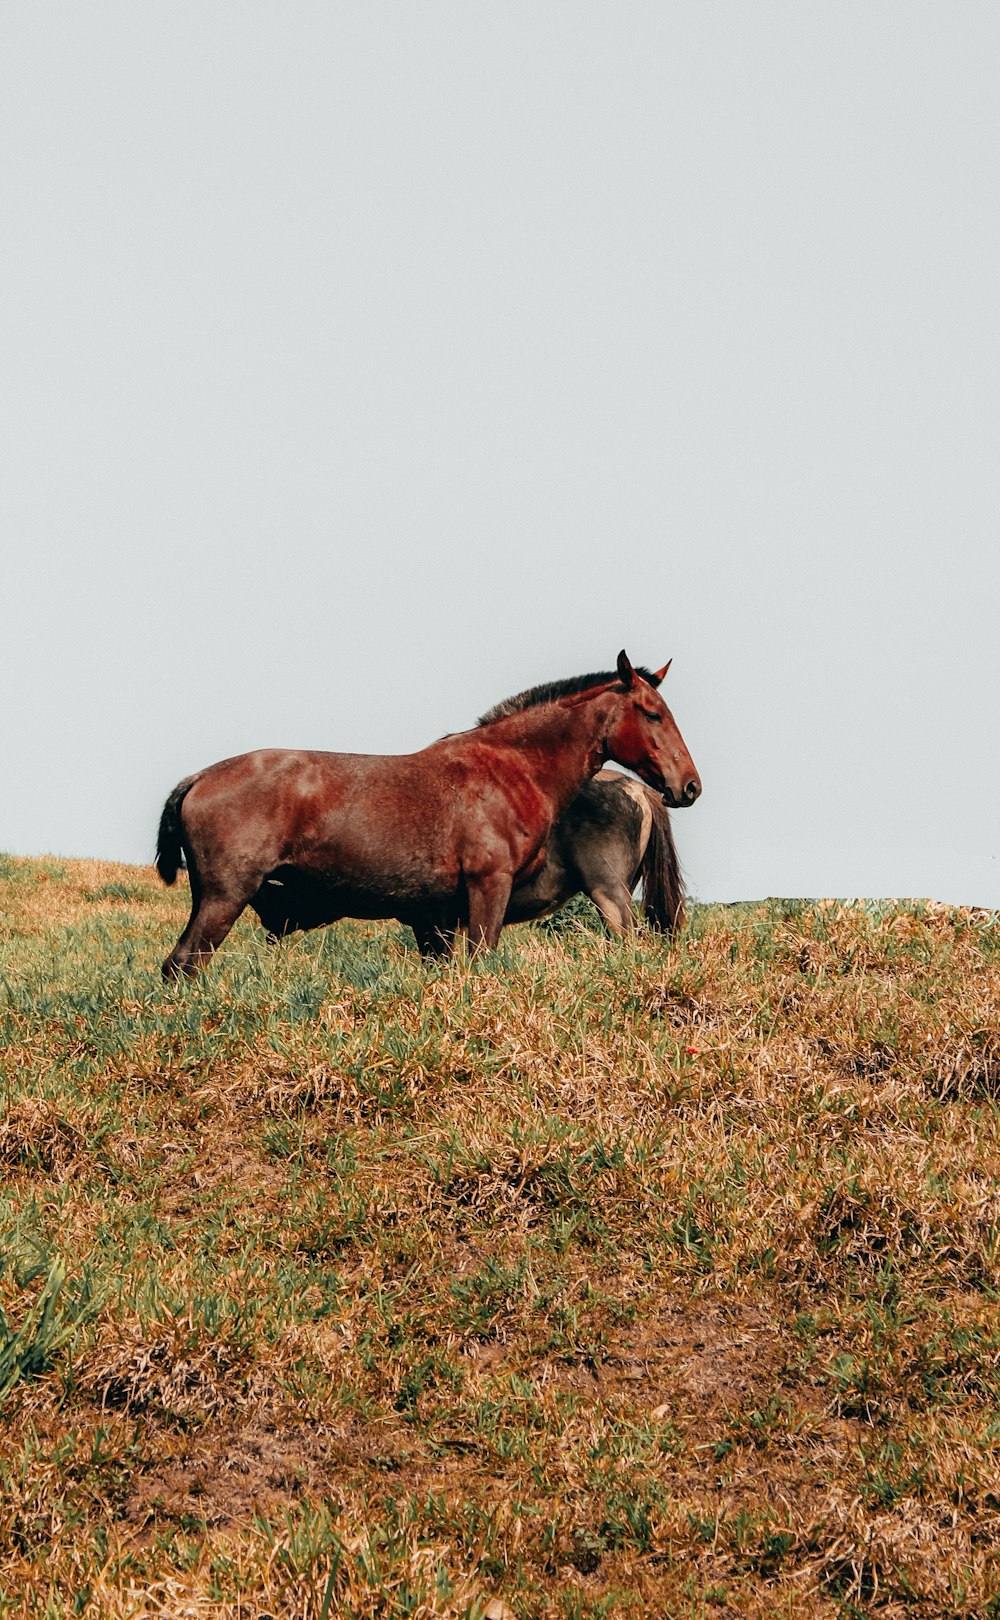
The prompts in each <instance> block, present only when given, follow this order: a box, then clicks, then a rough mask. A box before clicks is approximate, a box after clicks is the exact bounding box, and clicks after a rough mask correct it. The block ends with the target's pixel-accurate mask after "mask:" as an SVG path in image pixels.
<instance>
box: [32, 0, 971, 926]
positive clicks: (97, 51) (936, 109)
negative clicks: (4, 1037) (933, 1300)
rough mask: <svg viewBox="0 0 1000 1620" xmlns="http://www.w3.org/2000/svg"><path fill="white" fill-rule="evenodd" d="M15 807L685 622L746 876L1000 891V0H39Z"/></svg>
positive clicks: (149, 838) (764, 881)
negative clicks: (406, 0)
mask: <svg viewBox="0 0 1000 1620" xmlns="http://www.w3.org/2000/svg"><path fill="white" fill-rule="evenodd" d="M0 175H2V214H0V218H2V234H0V444H2V456H0V547H2V581H3V599H4V600H3V637H2V646H0V681H2V703H0V749H2V759H3V763H4V772H3V777H4V792H3V794H2V796H0V848H4V849H6V850H9V851H13V852H16V853H23V854H32V853H37V852H42V851H46V852H55V853H59V854H63V855H99V856H107V857H111V858H115V859H121V860H128V861H146V860H149V859H150V858H151V855H152V850H153V845H154V841H155V831H156V822H157V819H158V816H159V811H160V807H161V804H162V802H163V799H164V798H165V796H166V794H167V792H168V791H169V789H170V788H171V787H172V786H173V784H174V783H175V782H176V781H177V779H178V778H179V777H180V776H182V775H185V774H187V773H188V772H190V771H192V770H195V769H197V768H198V767H200V766H204V765H207V764H209V763H211V762H212V761H213V760H216V759H218V758H221V757H223V756H225V755H228V754H232V753H237V752H240V751H242V750H244V749H248V748H253V747H257V746H263V745H269V746H270V745H284V744H288V745H294V746H308V747H319V748H330V749H348V750H363V751H371V752H380V753H381V752H385V753H392V752H402V751H406V750H409V749H413V748H418V747H421V746H423V745H424V744H426V743H429V742H431V741H432V740H433V739H434V738H435V737H437V736H439V735H440V734H441V733H442V732H445V731H453V730H457V729H461V728H462V727H464V726H466V725H469V724H471V723H472V722H473V721H474V719H475V717H476V716H477V715H478V714H479V713H480V712H482V710H484V709H485V708H487V707H488V706H489V705H491V704H492V703H493V702H495V701H497V700H498V699H500V698H502V697H504V696H506V695H507V694H508V693H510V692H514V691H518V690H520V689H521V688H523V687H524V686H526V685H529V684H531V683H532V682H534V681H537V680H544V679H553V678H558V677H560V676H565V675H572V674H576V673H579V672H582V671H586V670H591V669H601V668H607V667H613V665H614V661H615V657H616V654H617V652H618V649H619V648H620V647H622V646H625V647H626V648H627V649H628V652H629V654H630V656H631V657H632V658H633V659H634V660H635V661H637V662H643V663H647V664H650V665H656V664H660V663H662V662H663V661H664V660H665V659H666V658H668V657H671V656H672V657H673V658H674V666H673V669H672V671H671V673H670V675H669V677H668V679H667V683H666V685H665V687H664V696H665V697H666V699H667V702H668V703H669V704H670V706H671V708H672V709H673V712H674V714H675V717H676V719H677V721H678V724H679V725H680V727H681V730H682V732H683V734H684V736H685V739H686V741H687V743H688V745H689V747H690V750H691V753H692V755H693V757H694V759H695V762H696V764H697V766H698V768H699V770H700V772H701V775H702V778H703V781H704V794H703V797H702V799H701V800H700V801H699V803H698V804H697V805H696V806H695V807H694V808H693V809H692V810H690V811H687V812H682V813H679V814H678V815H677V816H676V817H675V830H676V835H677V841H678V845H679V848H680V851H681V856H682V859H683V863H684V866H685V869H686V872H687V876H688V881H689V884H690V886H691V888H692V890H693V892H694V893H695V895H696V896H698V897H700V898H702V899H735V898H751V897H754V896H758V895H764V894H788V895H821V894H829V895H931V896H935V897H937V898H940V899H944V900H950V901H964V902H973V903H979V904H987V905H994V906H997V905H1000V858H998V857H1000V825H998V821H1000V739H998V736H997V725H996V718H995V716H996V710H997V706H998V697H1000V691H998V688H1000V679H998V658H997V616H998V615H997V609H998V563H997V541H998V535H1000V455H998V450H1000V363H998V362H1000V341H998V340H1000V7H998V6H997V5H996V4H995V0H990V3H979V0H963V3H962V4H961V5H955V4H953V3H950V0H949V3H946V0H940V3H934V4H925V3H920V0H894V3H892V4H888V3H879V0H866V3H865V4H863V5H861V4H853V5H850V4H844V3H843V0H827V3H822V0H818V3H812V4H809V5H802V4H800V3H798V0H787V3H784V4H768V3H766V0H755V3H754V4H753V5H750V6H734V5H729V6H727V5H723V4H719V3H716V4H695V3H694V0H683V3H678V0H650V3H648V4H639V3H634V0H607V3H603V4H592V3H588V0H574V3H573V4H572V5H570V4H565V3H560V4H552V3H547V0H530V3H525V4H515V3H511V0H503V3H492V4H490V3H483V4H479V5H475V6H470V5H469V4H467V3H465V0H456V3H453V4H440V3H437V0H423V3H421V4H420V5H410V6H401V5H398V4H377V3H373V0H355V3H351V4H331V3H325V0H324V3H322V4H320V3H316V4H298V3H295V0H283V3H282V4H281V5H276V4H267V5H264V4H255V3H248V0H239V3H235V0H234V3H221V0H220V3H213V0H197V3H188V4H183V3H174V0H172V3H170V4H166V3H150V4H144V5H141V6H137V5H135V4H134V3H125V0H120V3H117V4H103V3H100V0H88V3H87V4H86V5H79V4H67V3H58V0H57V3H50V4H47V5H44V6H42V5H38V4H37V3H36V0H4V4H3V6H2V8H0Z"/></svg>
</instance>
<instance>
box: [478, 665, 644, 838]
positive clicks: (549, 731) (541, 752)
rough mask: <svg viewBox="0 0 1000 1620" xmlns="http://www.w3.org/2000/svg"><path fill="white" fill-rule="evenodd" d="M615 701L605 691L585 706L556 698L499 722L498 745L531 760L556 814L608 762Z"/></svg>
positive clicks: (536, 776)
mask: <svg viewBox="0 0 1000 1620" xmlns="http://www.w3.org/2000/svg"><path fill="white" fill-rule="evenodd" d="M615 701H616V694H615V693H614V692H607V691H605V692H602V693H600V694H599V695H598V696H596V697H592V698H587V699H585V700H584V701H582V702H581V701H580V699H579V698H577V699H576V701H575V702H569V703H567V702H565V701H560V700H557V701H556V702H554V703H545V704H542V705H540V706H539V707H538V708H537V709H522V710H521V711H520V712H519V713H518V714H513V715H509V716H508V717H507V718H506V719H505V720H502V721H500V722H498V733H499V732H500V728H502V735H499V734H498V736H497V741H498V742H499V741H501V740H502V741H503V742H505V743H509V744H511V745H512V746H514V747H516V748H517V750H518V752H519V753H522V754H527V755H529V756H530V758H531V761H532V775H533V776H534V778H535V781H536V782H537V784H538V786H539V787H540V788H541V789H542V791H543V792H544V793H546V794H547V795H548V797H549V798H551V799H552V801H553V803H554V805H555V808H556V814H557V815H558V814H561V812H562V811H563V810H564V809H565V808H566V806H567V805H568V804H569V802H570V800H571V799H572V798H573V796H574V794H576V793H578V792H579V790H580V787H581V785H582V784H583V783H584V782H585V781H586V780H587V779H588V777H591V776H593V774H594V772H595V771H597V770H599V769H600V767H601V765H603V763H604V761H605V759H606V758H607V753H606V750H605V737H606V735H607V731H608V726H609V724H610V722H611V717H612V714H613V712H614V706H615Z"/></svg>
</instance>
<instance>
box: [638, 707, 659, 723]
mask: <svg viewBox="0 0 1000 1620" xmlns="http://www.w3.org/2000/svg"><path fill="white" fill-rule="evenodd" d="M642 712H643V714H644V715H645V716H646V719H647V720H651V721H652V722H653V724H654V725H656V726H662V724H663V716H662V714H653V713H652V711H651V710H650V709H643V711H642Z"/></svg>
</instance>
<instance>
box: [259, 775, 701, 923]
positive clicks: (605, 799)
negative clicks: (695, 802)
mask: <svg viewBox="0 0 1000 1620" xmlns="http://www.w3.org/2000/svg"><path fill="white" fill-rule="evenodd" d="M640 879H641V881H642V910H643V915H644V916H645V918H646V921H647V922H648V923H649V924H650V925H651V926H652V927H653V928H657V929H662V930H663V932H664V933H667V934H673V933H675V932H676V931H677V929H678V928H679V927H680V926H681V923H682V922H683V920H684V885H683V882H682V879H681V871H680V863H679V862H678V859H677V850H676V848H675V846H674V837H673V830H672V828H671V826H670V816H669V813H668V811H667V809H666V806H665V805H664V803H663V799H662V796H661V795H660V794H659V793H654V791H653V789H652V788H648V787H647V786H646V784H645V783H644V782H636V781H635V780H634V778H632V777H630V776H622V774H621V772H620V771H598V773H597V775H596V776H594V777H592V778H591V780H590V781H589V782H584V784H583V786H582V787H581V789H580V791H579V793H578V794H577V795H576V797H575V798H574V799H572V800H571V802H570V803H569V804H568V805H567V806H566V809H565V810H564V811H563V813H562V815H561V816H560V817H559V820H558V821H557V822H556V824H555V826H554V827H553V828H552V831H551V833H550V834H549V839H548V845H547V848H546V854H545V861H544V864H543V865H542V866H541V867H540V868H539V870H538V871H537V872H536V873H535V875H534V876H533V877H529V878H527V879H524V880H523V881H522V880H520V879H519V880H518V881H517V882H516V883H515V885H514V888H513V890H512V891H511V896H510V900H509V901H508V902H507V912H506V915H505V917H504V927H506V926H507V924H508V923H519V922H533V921H534V920H535V919H536V918H539V917H548V916H551V914H552V913H553V912H554V911H558V910H559V907H560V906H564V905H565V904H566V902H567V900H572V898H573V896H574V895H575V894H586V895H587V896H589V898H590V899H591V900H592V901H593V902H594V904H595V906H596V907H597V909H598V911H599V912H600V913H601V916H602V917H603V919H604V921H605V923H606V924H607V926H608V928H609V929H610V930H611V932H612V933H613V934H620V933H623V932H624V931H625V929H626V928H628V927H629V926H630V925H631V923H632V922H633V921H634V920H635V905H634V902H633V900H632V891H633V889H634V888H635V886H636V884H637V883H638V882H639V881H640ZM250 904H251V906H252V907H253V910H254V911H256V913H257V915H258V917H259V918H260V920H261V922H262V923H263V925H264V927H265V928H266V929H267V931H268V934H269V935H270V937H271V938H272V939H275V940H277V939H281V938H283V937H284V936H285V935H286V934H291V933H295V932H296V931H297V930H299V929H303V930H306V929H310V928H322V927H324V925H325V924H327V923H330V922H336V921H337V916H336V915H331V910H330V903H329V897H328V893H327V890H326V888H325V886H324V885H323V884H322V883H319V882H317V881H315V880H314V879H312V880H311V879H309V878H307V877H305V876H304V874H291V873H288V874H286V875H285V876H284V877H280V878H278V877H275V878H269V879H268V880H267V881H266V882H265V883H264V884H263V885H262V886H261V888H260V889H259V890H258V891H257V893H256V894H255V895H254V897H253V899H252V900H251V902H250ZM442 943H443V942H442V941H441V936H440V935H437V936H435V937H434V938H432V939H424V940H423V941H422V949H423V952H424V955H435V954H437V949H436V947H437V948H440V946H441V944H442Z"/></svg>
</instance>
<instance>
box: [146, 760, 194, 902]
mask: <svg viewBox="0 0 1000 1620" xmlns="http://www.w3.org/2000/svg"><path fill="white" fill-rule="evenodd" d="M197 780H198V778H197V777H196V776H186V777H185V778H184V781H183V782H178V784H177V786H176V787H175V788H174V791H173V793H171V795H170V797H169V799H168V800H167V802H166V804H165V805H164V806H163V814H162V815H161V817H160V830H159V832H158V834H157V837H156V870H157V871H158V872H159V874H160V876H161V878H162V879H163V881H164V883H168V884H169V883H176V881H177V874H178V872H179V871H180V869H181V867H182V866H184V865H185V860H184V845H183V841H182V840H183V830H184V829H183V824H182V822H181V805H182V804H183V802H184V795H185V794H186V793H187V791H188V789H189V788H192V787H194V784H195V782H196V781H197Z"/></svg>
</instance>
